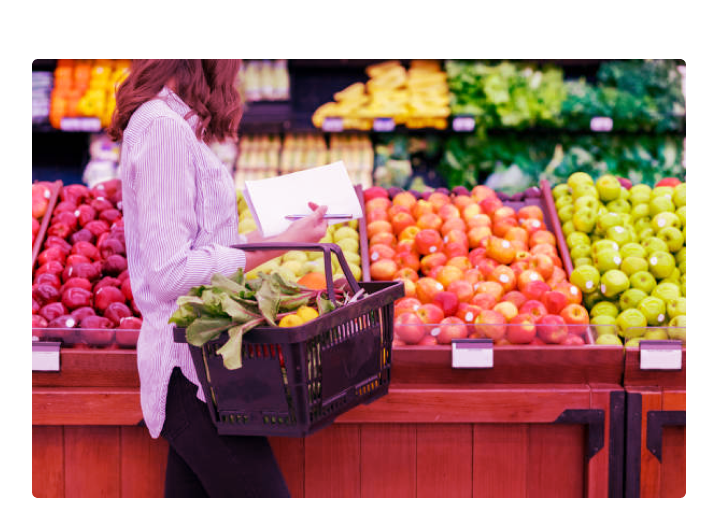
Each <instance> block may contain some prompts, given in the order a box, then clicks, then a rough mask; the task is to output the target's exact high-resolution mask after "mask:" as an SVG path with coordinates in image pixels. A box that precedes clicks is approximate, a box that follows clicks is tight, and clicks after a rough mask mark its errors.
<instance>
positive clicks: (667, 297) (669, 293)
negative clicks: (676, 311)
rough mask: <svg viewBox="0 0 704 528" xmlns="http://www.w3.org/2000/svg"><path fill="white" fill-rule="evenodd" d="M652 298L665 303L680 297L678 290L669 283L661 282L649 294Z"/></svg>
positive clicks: (675, 285)
mask: <svg viewBox="0 0 704 528" xmlns="http://www.w3.org/2000/svg"><path fill="white" fill-rule="evenodd" d="M651 293H652V295H653V296H655V297H658V298H659V299H662V300H663V301H665V302H666V303H667V302H669V301H672V300H674V299H677V298H678V297H681V296H682V295H681V293H680V288H679V286H677V284H673V283H671V282H661V283H660V284H658V285H657V286H655V288H653V291H652V292H651Z"/></svg>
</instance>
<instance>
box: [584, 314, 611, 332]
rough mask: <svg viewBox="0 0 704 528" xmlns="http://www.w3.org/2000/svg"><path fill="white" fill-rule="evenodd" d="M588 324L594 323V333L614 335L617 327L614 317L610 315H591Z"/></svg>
mask: <svg viewBox="0 0 704 528" xmlns="http://www.w3.org/2000/svg"><path fill="white" fill-rule="evenodd" d="M589 324H591V325H594V331H595V332H596V335H598V336H601V335H608V334H612V335H616V334H617V333H618V328H617V327H616V317H613V316H611V315H597V316H595V317H592V318H591V320H590V321H589Z"/></svg>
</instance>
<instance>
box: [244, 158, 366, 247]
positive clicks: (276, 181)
mask: <svg viewBox="0 0 704 528" xmlns="http://www.w3.org/2000/svg"><path fill="white" fill-rule="evenodd" d="M244 185H245V186H244V189H243V191H242V194H243V195H244V198H245V200H246V201H247V206H248V207H249V210H250V211H251V212H252V217H253V218H254V221H255V222H256V224H257V227H258V228H259V232H260V233H261V234H262V235H263V236H265V237H270V236H275V235H278V234H280V233H282V232H284V231H285V230H286V229H288V227H289V226H290V225H291V223H292V222H295V221H296V220H288V219H286V216H288V215H309V214H310V213H311V210H310V207H308V202H313V203H316V204H318V205H327V206H328V211H327V212H328V214H332V215H350V217H351V218H357V219H358V218H362V214H363V213H362V206H361V204H360V203H359V198H358V197H357V193H356V192H355V190H354V187H353V185H352V182H351V181H350V177H349V175H348V174H347V169H346V168H345V164H344V163H343V162H342V161H337V162H335V163H331V164H329V165H323V166H321V167H316V168H314V169H307V170H303V171H299V172H293V173H291V174H284V175H282V176H277V177H275V178H266V179H263V180H255V181H247V182H245V184H244ZM347 221H349V220H348V219H328V223H329V224H337V223H341V222H347Z"/></svg>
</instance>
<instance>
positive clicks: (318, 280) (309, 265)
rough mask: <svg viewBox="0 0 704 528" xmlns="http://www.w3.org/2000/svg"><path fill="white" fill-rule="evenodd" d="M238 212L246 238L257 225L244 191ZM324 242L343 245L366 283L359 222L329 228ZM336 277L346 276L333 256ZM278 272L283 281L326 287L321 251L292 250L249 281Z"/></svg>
mask: <svg viewBox="0 0 704 528" xmlns="http://www.w3.org/2000/svg"><path fill="white" fill-rule="evenodd" d="M237 209H238V211H239V232H240V233H241V234H243V235H245V236H246V234H247V233H249V232H251V231H255V230H256V229H257V224H256V222H255V221H254V219H253V218H252V212H251V211H250V210H249V208H248V206H247V202H246V200H245V199H244V196H243V195H242V193H241V192H240V191H238V193H237ZM319 242H320V243H335V244H337V245H338V246H340V249H342V252H343V254H344V256H345V260H346V261H347V265H348V266H349V268H350V271H352V275H354V278H355V279H356V280H358V281H360V280H362V257H361V253H360V246H359V222H358V221H357V220H352V221H350V222H344V223H340V224H335V225H331V226H328V232H327V234H326V235H325V236H324V237H323V238H322V239H320V240H319ZM332 265H333V278H334V279H339V278H342V277H344V275H343V274H342V272H341V271H340V263H339V262H338V261H337V257H336V256H334V255H333V257H332ZM260 272H262V273H272V272H277V273H278V274H279V275H280V276H281V277H282V278H284V279H286V280H289V281H292V282H299V283H301V284H304V285H306V286H319V287H320V288H321V289H322V288H324V286H325V262H324V260H323V254H322V252H320V251H289V252H287V253H286V254H284V255H282V256H281V257H277V258H275V259H272V260H270V261H268V262H265V263H264V264H262V265H261V266H259V267H258V268H255V269H254V270H252V271H250V272H249V273H247V276H246V278H247V279H254V278H256V277H257V276H258V274H259V273H260Z"/></svg>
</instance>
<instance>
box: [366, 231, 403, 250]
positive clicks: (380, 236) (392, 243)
mask: <svg viewBox="0 0 704 528" xmlns="http://www.w3.org/2000/svg"><path fill="white" fill-rule="evenodd" d="M396 243H397V241H396V237H395V236H394V235H393V233H387V232H383V233H377V234H376V235H374V236H373V237H371V238H370V239H369V247H372V246H374V245H376V244H383V245H385V246H389V247H396Z"/></svg>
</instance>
